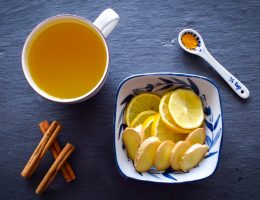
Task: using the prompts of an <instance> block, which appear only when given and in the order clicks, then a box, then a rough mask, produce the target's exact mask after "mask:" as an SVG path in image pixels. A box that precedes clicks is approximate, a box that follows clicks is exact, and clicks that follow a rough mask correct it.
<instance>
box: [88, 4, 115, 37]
mask: <svg viewBox="0 0 260 200" xmlns="http://www.w3.org/2000/svg"><path fill="white" fill-rule="evenodd" d="M118 21H119V15H118V14H117V13H116V12H115V11H114V10H112V9H111V8H108V9H106V10H104V11H103V12H102V13H101V14H100V15H99V16H98V18H97V19H96V20H95V21H94V23H93V24H94V25H95V26H96V27H97V28H98V29H99V30H100V31H101V32H102V33H103V35H104V37H105V38H106V37H107V36H108V35H109V34H110V33H111V32H112V31H113V29H114V28H115V27H116V25H117V24H118Z"/></svg>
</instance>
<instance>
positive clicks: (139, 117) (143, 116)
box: [130, 110, 157, 128]
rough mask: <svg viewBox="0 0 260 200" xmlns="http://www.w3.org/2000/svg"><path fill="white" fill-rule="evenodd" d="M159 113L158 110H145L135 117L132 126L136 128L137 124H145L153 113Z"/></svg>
mask: <svg viewBox="0 0 260 200" xmlns="http://www.w3.org/2000/svg"><path fill="white" fill-rule="evenodd" d="M155 114H157V112H155V111H153V110H146V111H143V112H141V113H139V114H138V115H137V116H136V117H135V118H134V119H133V121H132V122H131V125H130V127H132V128H134V127H136V126H138V125H139V124H143V123H144V121H145V120H146V119H147V118H148V117H150V116H152V115H155Z"/></svg>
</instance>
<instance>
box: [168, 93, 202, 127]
mask: <svg viewBox="0 0 260 200" xmlns="http://www.w3.org/2000/svg"><path fill="white" fill-rule="evenodd" d="M168 107H169V111H170V113H171V116H172V118H173V120H174V121H175V123H176V124H177V125H178V126H180V127H182V128H185V129H195V128H198V127H200V126H201V124H202V123H203V120H204V113H203V106H202V102H201V100H200V97H199V96H197V95H196V94H195V93H194V92H193V91H192V90H188V89H177V90H175V91H173V92H172V94H171V96H170V99H169V104H168Z"/></svg>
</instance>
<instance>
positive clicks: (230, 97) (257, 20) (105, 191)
mask: <svg viewBox="0 0 260 200" xmlns="http://www.w3.org/2000/svg"><path fill="white" fill-rule="evenodd" d="M108 7H112V8H114V9H115V10H116V11H117V12H118V14H119V15H120V17H121V21H120V23H119V25H118V27H117V28H116V29H115V30H114V32H113V33H112V34H111V35H110V36H109V38H108V45H109V48H110V52H111V63H110V70H109V76H108V79H107V81H106V84H105V86H104V87H103V89H102V90H101V91H100V92H99V93H98V94H97V95H96V96H95V97H93V98H92V99H90V100H88V101H86V102H84V103H81V104H75V105H62V104H57V103H53V102H50V101H47V100H45V99H43V98H41V97H40V96H38V95H37V94H36V93H35V92H34V91H33V90H32V89H31V88H30V86H29V84H28V83H27V82H26V80H25V78H24V75H23V72H22V68H21V59H20V57H21V51H22V46H23V43H24V41H25V39H26V36H27V35H28V34H29V33H30V31H31V30H32V28H33V27H34V26H36V25H37V23H39V22H40V21H42V20H44V19H45V18H47V17H50V16H53V15H56V14H61V13H71V14H76V15H81V16H83V17H86V18H88V19H90V20H92V21H93V20H94V19H95V18H96V17H97V16H98V15H99V13H100V12H101V11H102V10H104V9H105V8H108ZM183 28H194V29H196V30H198V32H200V33H201V35H202V36H203V38H204V40H205V43H206V46H207V47H208V49H209V51H210V52H211V53H212V54H213V55H214V56H215V57H216V59H217V60H219V61H220V63H222V64H223V65H224V66H225V67H226V68H227V69H228V70H230V71H231V72H232V73H234V74H235V75H237V76H238V77H239V78H240V80H241V81H242V82H243V83H244V84H245V85H246V86H247V87H248V88H249V90H250V92H251V97H250V99H248V100H246V101H243V100H241V99H240V98H239V97H238V96H236V94H235V93H234V92H233V91H232V90H231V89H230V88H229V87H228V86H227V85H226V83H225V82H224V81H223V80H222V79H221V78H220V77H219V76H218V75H217V73H216V72H214V71H213V70H212V69H210V68H209V66H208V64H207V63H205V62H204V61H203V60H201V59H200V58H198V57H195V56H193V55H190V54H187V53H185V52H183V51H182V49H181V48H180V47H179V45H178V43H177V35H178V33H179V31H181V30H182V29H183ZM259 42H260V1H257V0H256V1H242V0H240V1H226V0H219V1H208V0H201V1H186V0H185V1H184V0H182V1H173V0H164V1H161V0H155V1H83V0H82V1H72V0H71V1H43V0H39V1H20V0H8V1H7V0H6V1H5V0H0V199H3V200H5V199H17V200H18V199H19V200H20V199H22V200H23V199H25V200H26V199H48V200H51V199H62V200H65V199H73V200H77V199H88V200H92V199H125V200H126V199H135V200H137V199H251V200H253V199H259V198H260V197H259V196H260V150H259V147H260V145H259V144H260V135H259V134H260V132H259V129H260V122H259V116H260V114H259V112H260V109H259V102H260V97H259V95H260V92H259V90H260V83H259V80H260V73H259V72H260V71H259V69H260V67H259V64H260V56H259V54H260V50H259V49H260V48H259ZM144 72H183V73H193V74H199V75H204V76H207V77H209V78H211V79H213V80H214V81H215V82H216V83H217V84H218V85H219V87H220V89H221V97H222V101H223V113H224V137H223V146H222V151H221V154H222V155H221V160H220V164H219V168H218V169H217V171H216V173H215V174H214V175H213V176H212V177H210V178H208V179H205V180H202V181H198V182H193V183H186V184H178V185H167V184H154V183H144V182H138V181H133V180H126V179H124V178H123V177H122V176H121V175H120V174H119V173H118V171H117V168H116V165H115V159H114V150H113V135H114V133H113V110H114V101H115V93H116V88H117V86H118V84H119V83H120V81H122V80H123V79H124V78H125V77H127V76H129V75H132V74H136V73H144ZM44 119H48V120H53V119H58V120H60V121H61V123H62V124H63V125H64V128H63V131H62V133H61V134H60V140H61V143H62V144H63V145H64V144H65V143H66V142H67V141H69V142H71V143H73V144H75V146H76V151H75V152H74V153H73V154H72V157H71V158H70V162H71V163H72V166H73V168H74V169H75V172H76V174H77V180H76V181H75V182H73V183H71V184H66V183H65V182H64V181H63V177H62V176H61V174H59V175H58V176H57V177H56V179H55V181H54V182H53V184H52V185H51V187H50V188H48V190H47V191H46V193H45V194H44V195H42V196H40V197H39V196H37V195H35V192H34V190H35V188H36V186H37V184H38V183H39V182H40V180H41V179H42V177H43V175H44V174H45V173H46V171H47V169H48V167H49V166H50V165H51V163H52V161H53V159H52V156H51V155H50V154H48V155H47V156H46V157H45V158H44V160H43V161H42V162H41V165H40V168H39V169H38V170H37V172H36V173H35V175H34V176H33V178H31V179H30V180H25V179H23V178H22V177H21V176H20V172H21V170H22V168H23V167H24V165H25V163H26V161H27V159H28V157H29V155H30V154H31V152H32V150H33V149H34V148H35V146H36V144H37V143H38V141H39V140H40V137H41V134H40V132H39V130H38V127H37V124H38V122H40V121H41V120H44Z"/></svg>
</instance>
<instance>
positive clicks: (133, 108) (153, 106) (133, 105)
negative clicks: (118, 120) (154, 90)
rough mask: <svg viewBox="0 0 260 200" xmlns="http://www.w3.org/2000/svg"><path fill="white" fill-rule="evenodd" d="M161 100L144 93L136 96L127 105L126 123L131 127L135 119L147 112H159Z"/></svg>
mask: <svg viewBox="0 0 260 200" xmlns="http://www.w3.org/2000/svg"><path fill="white" fill-rule="evenodd" d="M160 100H161V98H160V97H159V96H157V95H155V94H151V93H143V94H139V95H137V96H135V97H134V98H133V99H132V100H131V101H130V103H129V104H128V105H127V108H126V111H125V122H126V124H127V126H130V125H131V123H132V121H133V120H134V118H135V117H136V116H137V115H138V114H139V113H141V112H143V111H146V110H153V111H156V112H158V111H159V104H160Z"/></svg>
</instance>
